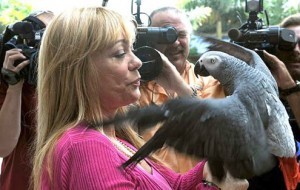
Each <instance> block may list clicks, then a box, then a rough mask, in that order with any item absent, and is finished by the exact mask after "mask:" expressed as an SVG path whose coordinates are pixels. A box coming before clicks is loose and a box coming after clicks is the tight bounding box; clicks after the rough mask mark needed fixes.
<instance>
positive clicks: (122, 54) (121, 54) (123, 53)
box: [115, 52, 126, 58]
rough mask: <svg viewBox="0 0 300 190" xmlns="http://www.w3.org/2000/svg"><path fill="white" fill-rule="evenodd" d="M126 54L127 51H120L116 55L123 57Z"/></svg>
mask: <svg viewBox="0 0 300 190" xmlns="http://www.w3.org/2000/svg"><path fill="white" fill-rule="evenodd" d="M125 54H126V53H125V52H122V53H121V52H120V53H117V54H116V55H115V57H116V58H122V57H124V56H125Z"/></svg>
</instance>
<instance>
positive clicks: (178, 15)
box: [138, 7, 225, 173]
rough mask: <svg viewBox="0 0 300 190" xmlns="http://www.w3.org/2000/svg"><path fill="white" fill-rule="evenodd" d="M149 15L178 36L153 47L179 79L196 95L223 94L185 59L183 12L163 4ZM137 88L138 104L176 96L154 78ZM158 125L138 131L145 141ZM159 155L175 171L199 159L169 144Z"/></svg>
mask: <svg viewBox="0 0 300 190" xmlns="http://www.w3.org/2000/svg"><path fill="white" fill-rule="evenodd" d="M150 17H151V23H152V24H151V26H153V27H166V26H172V27H174V28H175V29H176V30H177V33H178V39H177V40H176V41H175V42H174V43H173V44H159V45H157V46H155V48H156V49H157V50H159V51H160V52H161V53H163V54H164V55H165V56H166V57H167V58H168V59H169V60H170V62H171V63H172V64H173V65H174V66H175V67H176V69H177V71H178V72H179V73H180V75H181V76H182V78H183V80H184V81H185V82H186V83H187V84H188V85H190V86H191V88H192V89H193V91H194V92H195V93H194V95H197V96H198V97H199V98H223V97H224V96H225V95H224V91H223V88H222V87H221V85H220V83H219V82H218V81H217V80H215V79H214V78H213V77H211V76H209V77H201V76H200V77H199V78H197V77H196V76H195V74H194V64H192V63H190V62H189V61H188V60H187V58H188V55H189V43H190V35H191V32H192V27H191V24H190V21H189V20H188V18H187V17H186V15H185V14H184V13H183V12H181V11H180V10H178V9H176V8H174V7H164V8H160V9H157V10H155V11H153V12H152V13H151V15H150ZM140 90H141V98H140V100H139V104H140V106H146V105H150V104H157V105H159V104H162V103H163V102H165V101H166V100H168V99H170V98H174V97H177V94H176V92H175V91H167V90H165V89H164V88H163V87H161V86H160V85H159V84H158V83H157V82H156V81H155V80H153V81H150V82H147V83H144V84H142V85H141V88H140ZM183 127H184V126H183ZM158 128H159V126H156V127H154V128H152V129H150V130H147V131H140V130H139V131H138V132H139V134H140V135H141V136H142V137H143V139H144V140H145V141H147V140H149V139H150V138H151V137H152V136H153V135H154V133H155V132H156V131H157V129H158ZM159 155H160V157H161V158H162V159H163V160H165V161H166V162H167V163H168V164H169V165H170V167H171V169H173V170H174V171H176V172H179V173H184V172H186V171H188V170H189V169H191V168H192V167H193V166H195V164H196V163H197V162H199V160H198V159H195V158H191V157H189V156H186V155H183V154H180V153H178V152H176V151H175V150H173V149H170V148H165V149H162V150H161V151H160V153H159Z"/></svg>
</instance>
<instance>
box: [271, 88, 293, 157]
mask: <svg viewBox="0 0 300 190" xmlns="http://www.w3.org/2000/svg"><path fill="white" fill-rule="evenodd" d="M265 102H266V103H265V104H266V105H267V109H268V115H269V117H268V118H269V120H268V122H269V127H268V128H267V129H266V132H267V135H268V143H269V147H270V152H271V153H272V154H274V155H276V156H278V157H293V156H294V155H295V153H296V146H295V141H294V135H293V132H292V129H291V126H290V123H289V116H288V114H287V112H286V109H285V107H284V105H283V104H282V102H281V101H280V100H279V98H278V97H277V96H276V95H274V94H268V96H267V97H266V99H265Z"/></svg>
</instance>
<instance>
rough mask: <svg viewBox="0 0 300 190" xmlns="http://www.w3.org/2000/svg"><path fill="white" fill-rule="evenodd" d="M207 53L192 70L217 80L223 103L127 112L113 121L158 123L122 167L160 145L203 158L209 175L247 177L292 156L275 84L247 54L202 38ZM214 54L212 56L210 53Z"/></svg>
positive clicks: (187, 102) (181, 101)
mask: <svg viewBox="0 0 300 190" xmlns="http://www.w3.org/2000/svg"><path fill="white" fill-rule="evenodd" d="M205 40H206V41H207V42H209V44H210V45H209V47H208V48H209V50H210V51H207V52H206V53H204V54H202V56H201V57H200V59H199V60H198V62H197V63H196V65H195V73H196V74H199V72H200V71H201V67H204V68H205V69H204V70H206V71H207V72H208V73H209V74H210V75H212V76H213V77H214V78H216V79H217V80H218V81H220V83H221V85H222V86H223V87H224V89H225V91H226V93H227V94H229V95H228V96H227V97H226V98H223V99H198V98H191V97H184V98H176V99H171V100H169V101H167V102H166V103H164V104H163V105H161V106H155V105H151V106H148V107H144V108H140V109H135V110H131V111H129V112H128V113H127V114H126V115H125V116H119V117H116V118H115V119H114V120H113V121H107V122H104V127H105V124H108V123H111V122H115V123H118V122H122V121H124V120H128V121H130V122H132V123H133V124H136V125H139V127H140V128H142V127H144V128H147V127H150V126H152V125H154V124H157V123H158V122H163V124H162V126H161V127H160V128H159V130H158V131H157V132H156V134H155V135H154V136H153V137H152V138H151V139H150V140H149V141H148V142H147V143H145V145H144V146H142V147H141V148H140V149H139V150H138V151H137V152H136V154H135V155H133V157H131V158H130V159H129V160H128V161H127V162H125V163H124V166H128V165H130V164H132V163H136V162H139V161H140V160H142V159H143V158H145V157H146V156H147V155H149V154H150V153H152V152H154V151H156V150H158V149H159V148H161V147H162V146H163V145H164V144H167V145H168V146H171V147H174V148H175V149H177V150H178V151H180V152H183V153H187V154H190V155H194V156H196V157H198V158H201V159H207V160H208V164H209V167H210V169H211V172H212V175H213V176H215V177H217V179H219V180H221V179H222V178H223V177H224V176H225V172H226V171H228V172H229V173H230V174H231V175H232V176H233V177H236V178H250V177H253V176H258V175H261V174H263V173H265V172H267V171H269V170H270V169H272V168H273V167H274V166H275V164H276V162H275V158H274V155H275V156H278V157H293V156H294V155H295V144H294V137H293V134H292V131H291V127H290V125H289V122H288V115H287V113H286V110H285V108H284V106H283V105H282V103H281V101H280V100H279V98H278V91H277V85H276V81H275V80H274V78H273V77H272V75H271V73H270V71H269V70H268V68H267V67H266V65H265V64H264V62H263V61H262V59H261V58H260V57H259V56H258V55H257V53H255V52H254V51H252V50H249V49H246V48H243V47H241V46H239V45H236V44H232V43H227V42H224V41H220V40H216V39H210V38H206V39H205ZM211 50H215V51H211Z"/></svg>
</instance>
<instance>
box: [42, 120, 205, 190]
mask: <svg viewBox="0 0 300 190" xmlns="http://www.w3.org/2000/svg"><path fill="white" fill-rule="evenodd" d="M127 144H128V145H129V146H132V145H130V144H129V143H127ZM52 158H53V164H52V168H51V172H52V173H53V174H52V176H53V179H52V180H51V181H50V177H49V175H48V173H47V172H46V170H45V169H44V171H43V175H42V189H57V190H58V189H59V190H64V189H72V190H76V189H78V190H83V189H84V190H90V189H95V190H96V189H97V190H99V189H105V190H106V189H113V190H114V189H142V190H145V189H153V190H154V189H155V190H157V189H162V190H167V189H210V188H209V187H203V186H202V183H201V181H202V173H203V167H204V164H205V162H200V163H199V164H198V165H196V166H195V168H193V169H192V170H190V171H189V172H187V173H186V174H184V175H180V174H176V173H174V172H172V171H171V170H170V169H168V168H166V167H163V166H161V165H158V164H156V163H153V162H151V161H149V160H147V162H148V163H149V164H150V166H151V167H152V174H150V173H148V172H146V171H145V170H143V169H142V168H141V167H140V166H138V165H137V166H135V167H129V168H126V169H125V170H124V169H123V168H121V167H120V166H121V164H122V163H124V162H125V161H126V160H127V159H128V158H127V157H126V156H125V155H124V154H123V153H122V152H120V151H119V150H118V149H116V148H115V146H114V145H113V144H112V142H111V141H110V140H109V139H108V138H107V137H106V136H104V135H103V134H101V133H100V132H99V131H96V130H94V129H89V128H88V127H87V126H86V125H83V124H81V125H78V126H76V127H75V128H72V129H69V130H68V131H66V132H65V133H64V134H63V135H62V136H61V137H60V139H59V140H58V142H57V145H56V147H55V149H54V153H53V157H52Z"/></svg>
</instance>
